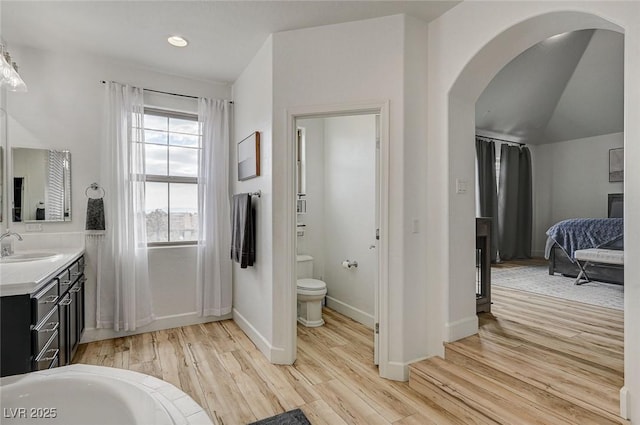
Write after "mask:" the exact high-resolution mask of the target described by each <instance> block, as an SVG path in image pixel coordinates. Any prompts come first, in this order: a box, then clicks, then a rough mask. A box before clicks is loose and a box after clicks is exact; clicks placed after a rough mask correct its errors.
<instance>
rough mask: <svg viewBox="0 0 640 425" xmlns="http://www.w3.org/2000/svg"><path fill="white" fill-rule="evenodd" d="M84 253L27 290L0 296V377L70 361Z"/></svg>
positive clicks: (78, 326) (76, 338) (78, 329)
mask: <svg viewBox="0 0 640 425" xmlns="http://www.w3.org/2000/svg"><path fill="white" fill-rule="evenodd" d="M85 280H86V279H85V276H84V257H80V258H78V259H77V260H76V261H74V262H73V263H72V265H71V266H69V267H66V268H65V269H63V270H62V271H58V272H56V273H54V274H53V277H52V278H50V279H49V281H48V282H47V284H46V285H44V286H43V287H42V288H41V289H40V290H39V291H37V292H35V293H33V294H24V295H13V296H5V297H1V298H0V302H1V305H0V308H1V311H0V314H1V317H0V319H1V320H0V323H1V328H2V329H1V331H2V334H1V341H0V345H1V349H0V376H8V375H16V374H20V373H27V372H32V371H35V370H42V369H48V368H52V367H57V366H65V365H67V364H70V363H71V359H72V358H73V354H74V353H75V351H76V349H77V347H78V344H79V342H80V338H81V337H82V333H83V331H84V283H85Z"/></svg>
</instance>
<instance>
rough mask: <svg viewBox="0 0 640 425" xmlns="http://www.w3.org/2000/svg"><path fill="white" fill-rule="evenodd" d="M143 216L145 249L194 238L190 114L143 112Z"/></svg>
mask: <svg viewBox="0 0 640 425" xmlns="http://www.w3.org/2000/svg"><path fill="white" fill-rule="evenodd" d="M144 143H145V172H146V183H145V194H146V198H145V213H146V216H147V242H148V243H149V245H166V244H189V243H195V241H197V240H198V157H199V153H200V131H199V126H198V118H197V116H195V115H188V114H181V113H176V112H168V111H162V110H155V109H148V108H145V114H144Z"/></svg>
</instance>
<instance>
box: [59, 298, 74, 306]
mask: <svg viewBox="0 0 640 425" xmlns="http://www.w3.org/2000/svg"><path fill="white" fill-rule="evenodd" d="M72 301H73V300H72V299H71V297H69V298H65V299H64V300H62V301H60V305H69V304H71V302H72Z"/></svg>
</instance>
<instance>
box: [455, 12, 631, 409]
mask: <svg viewBox="0 0 640 425" xmlns="http://www.w3.org/2000/svg"><path fill="white" fill-rule="evenodd" d="M582 29H607V30H613V31H617V32H620V33H624V30H623V28H622V27H620V26H618V25H615V24H612V23H611V22H609V21H607V20H605V19H603V18H600V17H598V16H595V15H592V14H588V13H583V12H564V11H563V12H553V13H548V14H543V15H538V16H535V17H532V18H529V19H527V20H524V21H522V22H520V23H518V24H516V25H514V26H512V27H510V28H508V29H507V30H505V31H503V32H502V33H500V34H498V35H497V36H495V37H494V38H493V39H491V41H489V42H488V43H486V44H485V45H484V46H482V48H480V49H479V50H478V51H477V52H476V53H475V55H473V57H472V58H471V60H470V61H468V62H467V63H466V64H465V65H464V67H463V68H462V71H461V72H460V74H458V76H457V78H456V79H455V81H454V82H453V84H452V86H451V89H450V90H449V92H448V95H447V111H446V112H447V119H446V129H445V132H446V134H447V146H446V149H447V157H448V170H447V172H448V177H449V179H448V192H447V195H446V197H447V212H448V244H449V247H450V248H449V254H448V261H447V270H446V271H445V273H446V274H447V275H448V279H447V281H448V293H447V294H446V295H445V296H446V298H447V300H448V303H447V307H448V308H447V311H446V313H445V316H446V319H445V320H446V323H445V327H446V329H447V332H446V335H447V337H446V338H448V339H449V340H455V339H459V338H461V337H464V336H466V335H469V334H471V333H474V332H475V331H477V319H476V317H475V299H474V297H473V296H472V295H473V294H474V293H475V290H474V288H473V284H474V278H473V272H474V267H473V266H474V258H473V254H474V250H473V247H474V243H475V238H474V234H475V232H474V228H473V226H474V219H473V218H474V217H475V213H474V198H473V197H472V196H458V195H459V194H460V193H461V192H460V188H461V187H463V188H464V187H469V188H473V186H474V185H473V184H472V182H474V181H475V175H474V160H475V158H474V152H473V149H470V148H469V146H470V142H469V141H470V140H473V139H474V134H475V103H476V100H477V99H478V97H479V96H480V94H481V93H482V91H483V90H484V89H485V88H486V87H487V85H488V84H489V82H490V81H491V80H492V78H493V77H494V76H495V75H496V74H497V73H498V72H499V71H500V70H501V69H502V68H503V67H504V66H505V65H506V64H507V63H508V62H509V61H511V60H512V59H513V58H515V57H516V56H517V55H518V54H520V53H521V52H523V51H525V50H526V49H528V48H529V47H531V46H533V45H534V44H536V43H538V42H540V41H542V40H544V39H546V38H548V37H551V36H553V35H556V34H561V33H565V32H569V31H576V30H582ZM462 193H464V192H462ZM467 248H468V249H467ZM453 250H455V255H453ZM621 395H622V396H621V406H622V410H623V414H624V410H625V395H624V391H623V394H621Z"/></svg>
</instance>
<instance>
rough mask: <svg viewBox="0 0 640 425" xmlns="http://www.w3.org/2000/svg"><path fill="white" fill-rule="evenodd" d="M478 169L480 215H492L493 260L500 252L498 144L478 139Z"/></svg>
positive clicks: (493, 260) (492, 260)
mask: <svg viewBox="0 0 640 425" xmlns="http://www.w3.org/2000/svg"><path fill="white" fill-rule="evenodd" d="M476 165H477V167H476V170H477V173H478V175H477V180H478V187H477V190H478V211H477V213H478V215H479V216H480V217H491V262H492V263H494V262H495V261H496V258H497V255H496V254H497V252H498V188H497V186H496V145H495V143H494V142H492V141H487V140H481V139H476Z"/></svg>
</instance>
